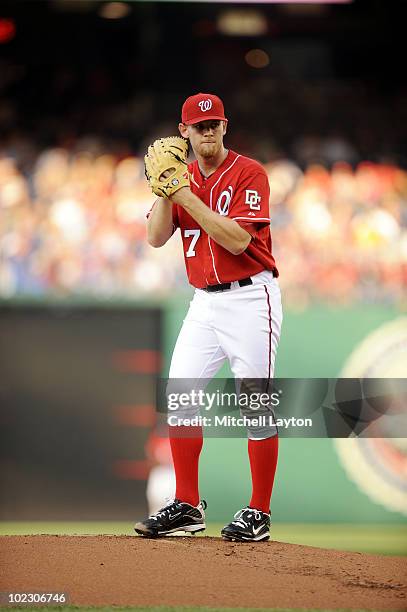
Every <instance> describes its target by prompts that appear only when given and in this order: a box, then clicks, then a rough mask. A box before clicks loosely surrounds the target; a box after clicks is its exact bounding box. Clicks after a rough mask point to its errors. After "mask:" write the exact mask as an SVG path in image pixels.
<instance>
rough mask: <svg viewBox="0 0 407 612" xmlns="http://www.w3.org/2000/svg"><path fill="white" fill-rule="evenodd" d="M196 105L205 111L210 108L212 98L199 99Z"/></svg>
mask: <svg viewBox="0 0 407 612" xmlns="http://www.w3.org/2000/svg"><path fill="white" fill-rule="evenodd" d="M198 106H199V108H200V109H201V111H202V112H203V113H206V111H208V110H211V108H212V100H209V98H208V99H207V100H201V101H200V102H198Z"/></svg>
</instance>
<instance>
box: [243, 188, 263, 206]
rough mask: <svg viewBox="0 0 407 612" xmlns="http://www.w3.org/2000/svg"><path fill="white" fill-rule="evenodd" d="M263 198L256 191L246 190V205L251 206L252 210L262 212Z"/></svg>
mask: <svg viewBox="0 0 407 612" xmlns="http://www.w3.org/2000/svg"><path fill="white" fill-rule="evenodd" d="M260 202H261V196H259V194H258V193H257V191H256V190H255V189H246V201H245V204H249V206H250V210H260Z"/></svg>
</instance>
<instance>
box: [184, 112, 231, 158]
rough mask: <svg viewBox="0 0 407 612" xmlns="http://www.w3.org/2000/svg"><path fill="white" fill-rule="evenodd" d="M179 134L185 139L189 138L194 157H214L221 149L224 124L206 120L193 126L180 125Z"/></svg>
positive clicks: (224, 131)
mask: <svg viewBox="0 0 407 612" xmlns="http://www.w3.org/2000/svg"><path fill="white" fill-rule="evenodd" d="M181 126H182V127H181ZM180 132H181V134H182V135H183V136H184V137H185V138H189V141H190V143H191V147H192V148H193V150H194V153H195V155H200V156H201V157H206V158H209V157H214V156H215V155H217V154H218V153H219V151H220V150H221V149H222V146H223V137H224V135H225V134H226V122H225V121H215V120H208V121H201V122H200V123H194V125H183V124H180Z"/></svg>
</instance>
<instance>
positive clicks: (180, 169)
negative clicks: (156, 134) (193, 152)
mask: <svg viewBox="0 0 407 612" xmlns="http://www.w3.org/2000/svg"><path fill="white" fill-rule="evenodd" d="M187 156H188V141H187V140H186V139H185V138H181V136H170V137H168V138H160V139H159V140H156V141H155V142H154V143H153V144H152V145H150V146H149V147H148V151H147V155H145V157H144V164H145V174H146V177H147V180H148V182H149V184H150V187H151V189H152V191H153V192H154V193H155V194H156V195H158V196H160V197H162V198H167V199H169V198H171V196H172V195H173V194H174V193H176V192H177V191H179V190H180V189H182V188H183V187H189V185H190V183H189V173H188V166H187V162H186V159H187Z"/></svg>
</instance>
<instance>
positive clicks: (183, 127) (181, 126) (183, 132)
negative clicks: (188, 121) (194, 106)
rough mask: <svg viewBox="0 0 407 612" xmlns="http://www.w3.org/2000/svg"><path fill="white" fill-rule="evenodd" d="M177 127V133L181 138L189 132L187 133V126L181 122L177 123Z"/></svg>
mask: <svg viewBox="0 0 407 612" xmlns="http://www.w3.org/2000/svg"><path fill="white" fill-rule="evenodd" d="M178 129H179V133H180V134H181V136H182V137H183V138H188V136H189V134H188V126H187V125H184V124H183V123H179V124H178Z"/></svg>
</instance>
